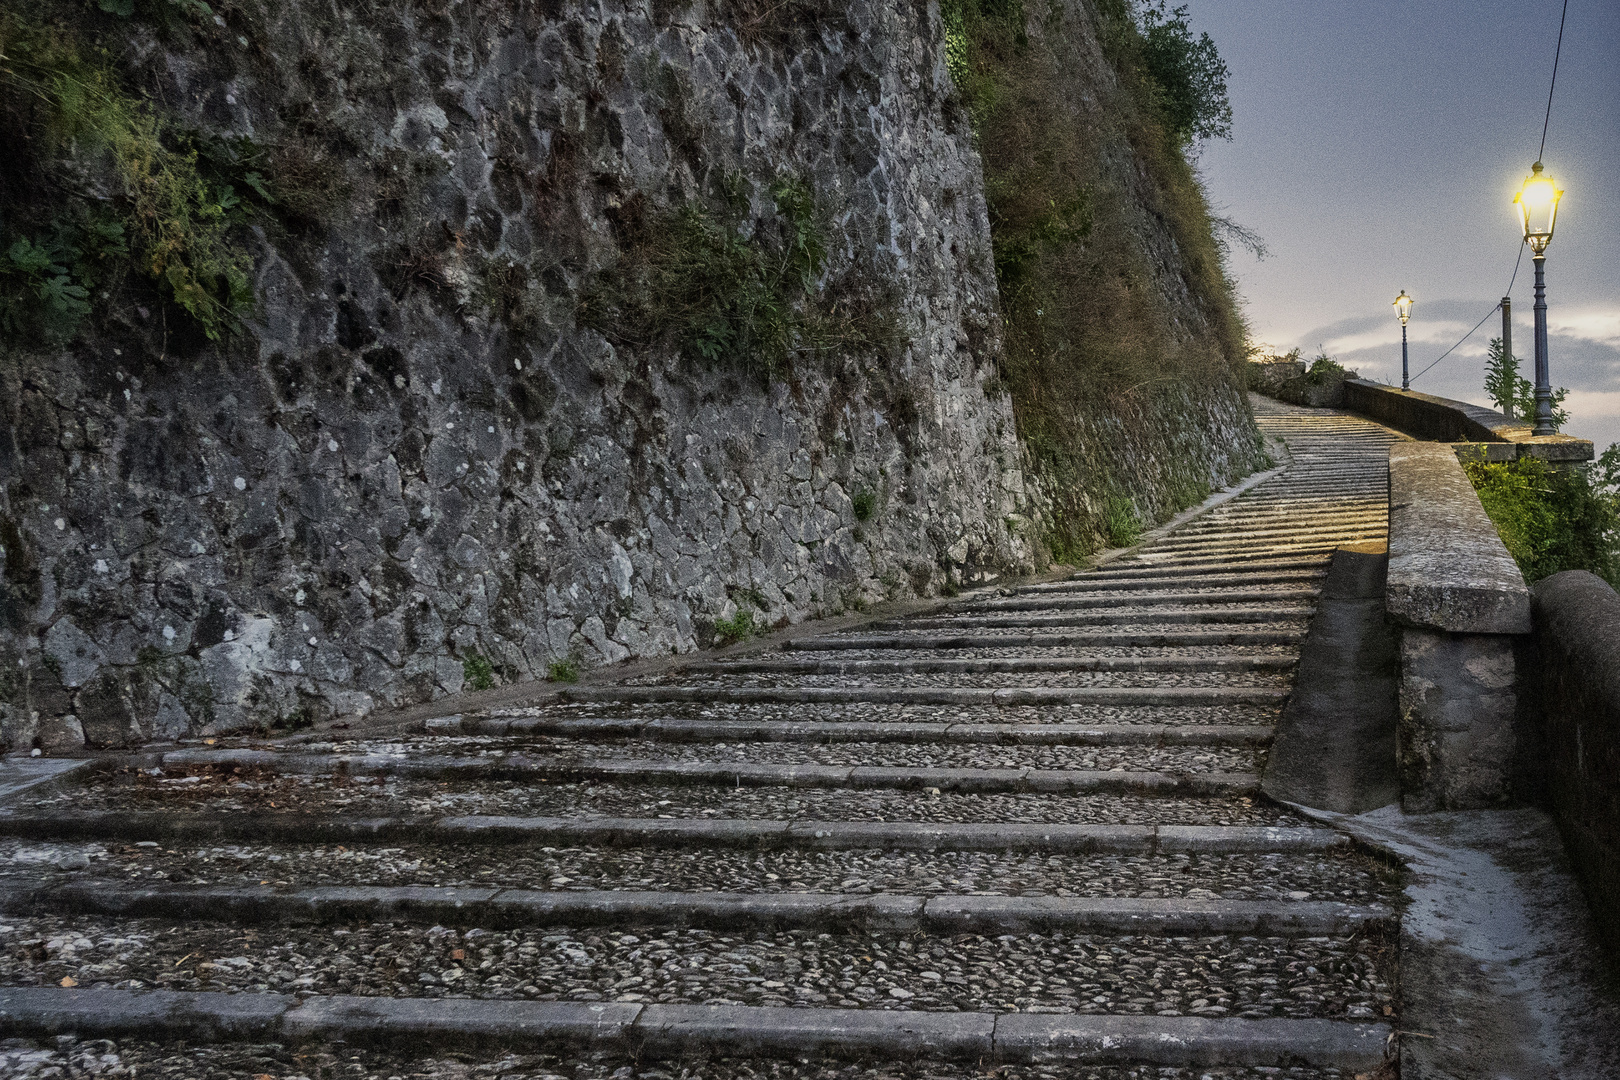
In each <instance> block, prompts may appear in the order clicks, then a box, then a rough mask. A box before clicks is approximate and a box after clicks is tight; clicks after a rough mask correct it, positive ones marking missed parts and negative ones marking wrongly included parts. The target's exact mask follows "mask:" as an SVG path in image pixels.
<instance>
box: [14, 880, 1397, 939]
mask: <svg viewBox="0 0 1620 1080" xmlns="http://www.w3.org/2000/svg"><path fill="white" fill-rule="evenodd" d="M0 912H4V913H5V914H7V915H12V916H39V915H54V916H80V915H95V916H113V917H116V918H125V919H150V918H160V919H162V918H166V919H184V920H187V921H192V920H196V919H208V920H211V921H215V922H231V923H246V922H253V923H332V922H359V921H370V922H400V921H403V922H411V923H423V924H427V923H435V924H443V925H454V926H478V927H484V928H486V929H518V928H521V927H529V926H548V925H556V926H643V925H647V926H652V925H656V926H681V927H699V928H707V929H726V928H728V927H735V926H739V925H746V926H750V927H755V928H766V929H781V930H787V929H827V928H837V927H843V926H859V927H861V928H863V929H868V930H886V931H902V932H908V933H909V932H912V931H925V932H929V933H941V934H945V933H949V934H955V933H983V934H1001V933H1035V932H1055V931H1063V932H1066V933H1096V934H1127V935H1129V934H1136V935H1141V934H1148V935H1154V936H1161V937H1162V936H1166V935H1175V934H1196V935H1214V934H1255V935H1260V936H1268V937H1288V936H1294V937H1323V936H1341V937H1342V936H1345V935H1349V934H1354V933H1356V932H1358V931H1361V930H1365V929H1367V928H1369V927H1371V926H1375V925H1378V926H1382V925H1389V924H1392V920H1393V919H1394V917H1395V916H1394V912H1393V911H1392V910H1391V909H1390V908H1387V907H1384V906H1381V905H1356V904H1345V903H1339V902H1337V901H1321V900H1315V901H1312V900H1301V901H1278V900H1185V899H1142V898H1135V897H1122V898H1113V897H1103V898H1097V897H1062V896H1037V897H1031V896H962V895H954V896H953V895H937V896H912V895H907V894H900V893H872V894H866V895H858V894H840V893H738V892H712V893H711V892H654V891H639V890H638V891H610V890H579V891H563V890H543V891H542V890H532V889H507V888H497V887H463V886H450V887H442V888H440V887H427V886H403V887H385V886H350V885H323V886H315V887H310V888H300V889H286V888H278V887H275V886H270V885H208V886H197V885H161V886H134V887H131V886H119V885H116V884H114V885H112V886H110V887H109V886H108V885H107V884H104V883H91V882H87V881H83V880H80V881H70V882H67V883H66V884H52V885H48V886H35V887H23V888H17V887H0Z"/></svg>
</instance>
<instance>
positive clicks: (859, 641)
mask: <svg viewBox="0 0 1620 1080" xmlns="http://www.w3.org/2000/svg"><path fill="white" fill-rule="evenodd" d="M1303 640H1305V631H1304V629H1303V627H1301V628H1299V629H1294V628H1290V629H1287V630H1125V631H1119V630H1116V631H1112V632H1105V631H1095V632H1090V633H1086V632H1079V633H1068V634H1058V633H1019V632H1017V631H1016V630H1013V629H1008V630H1006V631H1003V632H999V633H991V632H988V631H980V632H977V633H956V634H942V633H931V632H927V631H917V632H912V631H910V630H907V631H905V632H904V633H891V634H869V633H850V634H841V635H837V636H828V637H811V638H794V639H791V640H788V641H785V642H783V643H782V648H783V649H784V650H787V651H791V652H827V651H831V650H834V649H862V650H866V649H871V650H877V649H989V648H1009V649H1011V648H1031V649H1063V648H1068V649H1083V648H1089V647H1093V646H1105V647H1113V648H1120V647H1126V646H1129V647H1137V648H1175V647H1177V646H1191V645H1236V646H1243V647H1246V648H1258V647H1261V646H1265V645H1295V646H1297V645H1298V644H1299V643H1300V642H1301V641H1303ZM579 700H584V699H579Z"/></svg>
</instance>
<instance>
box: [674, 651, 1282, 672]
mask: <svg viewBox="0 0 1620 1080" xmlns="http://www.w3.org/2000/svg"><path fill="white" fill-rule="evenodd" d="M1298 663H1299V659H1298V658H1297V657H1293V656H1278V655H1271V654H1262V655H1258V656H1074V657H1069V656H1007V657H971V658H969V657H961V658H957V657H946V658H944V659H939V658H927V659H921V660H753V659H749V660H711V661H703V662H697V663H691V664H684V665H682V666H681V667H680V668H679V669H677V670H678V671H679V672H680V673H681V674H685V675H765V674H769V675H861V674H878V675H907V674H917V675H935V674H943V673H947V672H956V673H964V674H996V673H1002V672H1026V671H1027V672H1041V671H1089V672H1103V673H1106V672H1169V671H1177V672H1200V673H1201V672H1237V673H1246V672H1254V671H1291V670H1293V668H1294V666H1295V665H1296V664H1298Z"/></svg>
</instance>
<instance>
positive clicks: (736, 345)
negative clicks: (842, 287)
mask: <svg viewBox="0 0 1620 1080" xmlns="http://www.w3.org/2000/svg"><path fill="white" fill-rule="evenodd" d="M744 183H745V182H744V181H743V179H742V178H741V177H738V176H732V177H728V178H725V179H724V180H723V182H722V184H721V187H722V192H721V198H720V199H719V202H720V203H721V206H720V208H719V209H715V208H713V207H711V206H710V205H708V204H706V203H704V202H700V201H694V202H690V203H687V204H686V205H684V206H681V207H679V208H677V209H675V210H673V211H665V212H652V211H649V210H647V209H646V208H645V207H644V206H642V205H640V204H639V203H635V204H633V205H631V206H630V207H628V208H627V209H626V211H625V212H624V213H623V214H622V215H621V217H620V234H621V235H620V239H621V242H622V243H623V245H624V252H623V255H622V258H621V262H620V265H619V266H618V267H617V268H615V269H614V270H612V271H610V272H608V273H605V274H603V275H601V276H600V277H599V278H598V280H597V281H596V282H595V284H594V285H593V286H592V287H591V288H590V289H589V290H587V294H586V297H585V299H584V301H583V302H582V304H581V306H580V312H579V315H580V320H581V321H582V322H583V323H585V324H586V325H588V326H591V327H593V328H595V329H597V330H598V331H600V332H601V333H602V334H603V335H605V336H607V337H608V338H610V339H613V340H615V341H619V342H624V343H628V344H632V345H641V346H651V345H658V344H669V345H672V346H674V347H675V348H676V349H678V350H679V351H680V352H681V353H682V355H684V356H685V357H687V358H688V359H689V360H692V361H697V362H702V363H707V364H711V365H729V366H734V367H739V368H742V369H744V370H749V371H752V372H754V373H756V374H758V375H760V376H761V377H763V378H771V377H775V376H778V375H780V374H782V373H783V372H784V371H785V370H786V368H787V365H788V360H789V358H790V357H791V356H792V354H793V353H794V352H796V351H798V350H810V351H823V350H828V349H834V348H860V347H877V348H880V349H886V348H889V347H892V346H893V345H894V344H895V343H897V341H898V340H899V338H900V331H899V323H898V318H897V317H896V316H895V315H894V314H893V312H892V311H890V310H888V309H886V308H884V307H882V305H878V306H872V305H868V304H862V303H856V302H851V300H850V298H849V297H841V298H835V297H833V296H832V295H831V292H830V291H829V290H826V289H823V288H822V287H821V286H820V280H821V277H822V274H823V272H824V271H825V270H826V267H827V244H826V239H825V237H824V236H823V234H822V228H821V224H820V221H819V216H818V210H817V207H816V201H815V194H814V192H813V191H812V190H811V188H810V185H809V184H807V183H805V182H804V181H801V180H796V179H778V180H777V181H776V182H775V183H773V184H772V185H771V188H770V193H771V199H772V202H773V204H774V207H775V213H774V214H773V215H772V217H771V218H769V219H767V220H764V221H758V222H754V223H753V227H752V229H751V230H750V229H749V228H747V225H748V222H747V221H746V220H745V212H746V210H747V204H748V200H747V196H746V192H745V190H744ZM840 300H842V302H840Z"/></svg>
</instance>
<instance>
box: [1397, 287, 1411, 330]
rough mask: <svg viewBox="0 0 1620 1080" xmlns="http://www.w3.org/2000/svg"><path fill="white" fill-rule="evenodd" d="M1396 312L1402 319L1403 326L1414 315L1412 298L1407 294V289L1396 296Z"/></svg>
mask: <svg viewBox="0 0 1620 1080" xmlns="http://www.w3.org/2000/svg"><path fill="white" fill-rule="evenodd" d="M1395 314H1396V316H1397V317H1398V318H1399V319H1400V320H1401V325H1402V326H1405V325H1406V320H1408V319H1410V318H1411V317H1412V298H1411V297H1410V296H1407V295H1406V290H1405V289H1402V290H1401V295H1399V296H1397V297H1396V298H1395Z"/></svg>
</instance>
